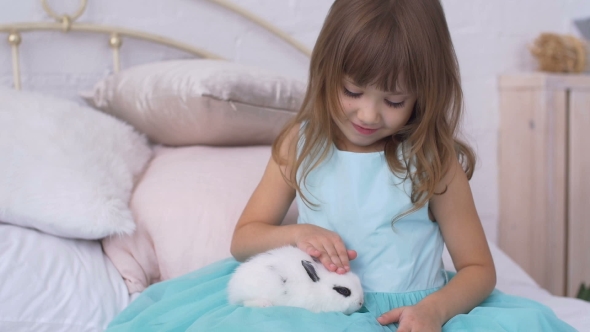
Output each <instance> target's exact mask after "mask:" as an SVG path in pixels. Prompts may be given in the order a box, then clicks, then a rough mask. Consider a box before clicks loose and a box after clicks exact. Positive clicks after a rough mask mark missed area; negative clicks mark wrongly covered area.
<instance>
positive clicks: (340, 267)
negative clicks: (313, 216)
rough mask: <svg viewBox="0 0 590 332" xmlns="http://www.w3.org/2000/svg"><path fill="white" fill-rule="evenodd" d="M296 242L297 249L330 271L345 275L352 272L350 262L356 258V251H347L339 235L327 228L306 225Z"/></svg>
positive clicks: (303, 226)
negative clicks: (318, 261) (315, 259)
mask: <svg viewBox="0 0 590 332" xmlns="http://www.w3.org/2000/svg"><path fill="white" fill-rule="evenodd" d="M301 226H302V231H301V232H300V234H299V235H298V237H297V239H296V240H295V244H296V245H297V247H298V248H299V249H301V250H303V251H305V252H306V253H308V254H309V255H310V256H312V257H315V258H318V259H319V260H320V262H322V264H323V265H324V266H325V267H326V269H328V271H331V272H336V273H338V274H344V273H346V272H348V271H350V264H349V262H350V261H351V260H353V259H355V258H356V251H354V250H346V247H345V246H344V242H342V239H341V238H340V236H339V235H338V234H337V233H334V232H332V231H329V230H327V229H325V228H322V227H319V226H315V225H309V224H304V225H301Z"/></svg>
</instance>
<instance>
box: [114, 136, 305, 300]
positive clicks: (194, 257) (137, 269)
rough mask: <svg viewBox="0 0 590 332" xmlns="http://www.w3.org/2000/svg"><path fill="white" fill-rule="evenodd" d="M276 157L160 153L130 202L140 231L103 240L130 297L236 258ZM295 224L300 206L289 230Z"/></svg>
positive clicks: (213, 151) (247, 150)
mask: <svg viewBox="0 0 590 332" xmlns="http://www.w3.org/2000/svg"><path fill="white" fill-rule="evenodd" d="M269 158H270V147H269V146H253V147H205V146H194V147H179V148H166V147H159V148H157V149H156V152H155V157H154V159H153V160H152V161H151V163H150V165H149V166H148V169H147V171H146V173H145V174H144V177H143V179H142V180H141V181H140V182H139V185H138V186H137V188H136V189H135V191H134V193H133V196H132V199H131V209H132V211H133V214H134V217H135V222H136V225H137V230H136V232H135V233H134V234H132V235H129V236H115V237H111V238H107V239H105V240H103V247H104V251H105V253H106V254H107V255H108V256H109V258H110V259H111V261H112V262H113V264H114V265H115V266H116V267H117V269H118V270H119V272H120V273H121V275H122V276H123V278H124V279H125V282H126V283H127V287H128V288H129V292H130V293H134V292H139V291H142V290H143V289H145V288H146V287H147V286H149V285H150V284H152V283H154V282H157V281H160V280H167V279H170V278H174V277H177V276H180V275H182V274H185V273H187V272H190V271H193V270H195V269H198V268H200V267H203V266H205V265H207V264H209V263H212V262H215V261H217V260H219V259H222V258H226V257H230V256H231V255H230V252H229V247H230V243H231V238H232V234H233V230H234V227H235V224H236V222H237V221H238V219H239V217H240V215H241V213H242V210H243V209H244V207H245V206H246V203H247V202H248V199H249V198H250V195H251V194H252V192H254V189H255V188H256V186H257V185H258V182H259V181H260V179H261V177H262V174H263V173H264V169H265V168H266V164H267V163H268V160H269ZM296 219H297V210H296V207H295V204H293V206H291V209H290V210H289V212H288V213H287V216H286V217H285V219H284V221H283V223H295V222H296Z"/></svg>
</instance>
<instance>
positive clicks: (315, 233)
mask: <svg viewBox="0 0 590 332" xmlns="http://www.w3.org/2000/svg"><path fill="white" fill-rule="evenodd" d="M298 131H299V128H298V127H297V126H296V127H295V128H293V130H292V131H291V133H290V135H289V137H288V138H287V139H286V140H285V141H284V144H283V146H281V149H280V153H281V156H282V157H283V158H285V159H286V160H287V165H279V164H278V163H277V162H276V161H275V160H274V159H273V158H272V157H271V158H270V160H269V162H268V165H267V167H266V170H265V172H264V175H263V176H262V179H261V181H260V183H259V184H258V186H257V188H256V189H255V190H254V193H253V194H252V196H251V197H250V200H249V201H248V203H247V204H246V207H245V209H244V211H243V212H242V215H241V216H240V219H239V220H238V223H237V225H236V228H235V230H234V234H233V238H232V243H231V248H230V251H231V254H232V255H233V256H234V257H235V258H236V259H237V260H239V261H244V260H246V259H247V258H249V257H250V256H253V255H255V254H258V253H261V252H264V251H267V250H270V249H273V248H277V247H280V246H284V245H296V246H297V247H299V248H300V249H302V250H304V251H306V252H307V253H308V254H310V255H312V256H314V257H318V258H319V259H320V261H321V262H322V263H323V264H324V266H326V268H328V269H329V270H330V271H335V272H338V273H345V272H346V271H348V270H349V269H350V266H349V259H354V258H355V257H356V253H355V252H353V251H347V250H346V248H345V247H344V243H343V242H342V240H341V239H340V237H339V236H338V235H337V234H336V233H334V232H331V231H328V230H326V229H323V228H321V227H318V226H314V225H309V224H302V225H285V226H281V225H280V224H281V221H282V220H283V218H284V217H285V215H286V214H287V211H288V209H289V207H290V206H291V203H292V202H293V199H294V198H295V189H294V188H293V187H291V186H290V185H289V184H288V183H287V181H286V180H285V179H284V178H283V174H290V170H289V167H290V165H292V164H293V160H292V157H290V156H291V154H289V153H288V152H289V148H290V146H291V144H292V142H293V140H296V139H297V138H298Z"/></svg>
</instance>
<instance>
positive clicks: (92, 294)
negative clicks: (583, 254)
mask: <svg viewBox="0 0 590 332" xmlns="http://www.w3.org/2000/svg"><path fill="white" fill-rule="evenodd" d="M490 246H491V249H492V255H493V256H494V261H495V263H496V269H497V273H498V283H497V288H498V289H499V290H501V291H503V292H505V293H508V294H513V295H518V296H523V297H527V298H530V299H533V300H536V301H539V302H541V303H543V304H545V305H547V306H549V307H550V308H552V309H553V310H554V311H555V313H556V314H557V316H558V317H560V318H561V319H563V320H565V321H567V322H568V323H569V324H571V325H572V326H573V327H575V328H576V329H578V330H579V331H590V303H587V302H584V301H581V300H577V299H572V298H563V297H556V296H552V295H550V294H549V293H548V292H547V291H545V290H544V289H542V288H540V287H539V286H538V285H537V284H536V283H535V282H534V281H533V280H532V279H531V278H530V277H529V276H528V275H527V274H526V273H525V272H524V271H523V270H522V269H521V268H520V267H518V266H517V265H516V264H515V263H514V262H513V261H512V260H511V259H510V258H509V257H508V256H506V254H504V253H503V252H502V251H500V250H499V249H498V248H497V247H496V246H495V245H493V244H490ZM443 259H444V262H445V267H446V268H447V269H449V270H454V269H453V267H452V263H451V260H450V256H449V255H448V252H446V251H445V255H444V256H443ZM0 280H1V287H0V332H4V331H6V332H8V331H10V332H19V331H23V332H24V331H37V332H43V331H48V332H61V331H64V332H69V331H72V332H74V331H75V332H82V331H84V332H86V331H89V332H90V331H92V332H95V331H102V330H103V329H104V328H105V327H106V325H107V324H108V322H109V321H110V320H111V319H112V318H113V317H114V316H115V315H116V314H117V313H118V312H120V311H121V310H123V308H124V307H125V306H127V305H128V304H129V303H130V301H131V298H130V297H129V296H128V294H127V288H126V286H125V283H124V282H123V279H122V278H121V276H120V275H119V273H118V272H117V270H116V269H115V268H114V266H113V265H112V264H111V262H110V261H109V260H108V259H107V258H106V256H104V254H103V252H102V248H101V246H100V244H99V242H97V241H87V240H70V239H64V238H59V237H55V236H52V235H48V234H44V233H40V232H38V231H35V230H32V229H26V228H21V227H18V226H12V225H8V224H3V223H0ZM136 296H137V294H135V296H134V297H136ZM134 297H133V298H134Z"/></svg>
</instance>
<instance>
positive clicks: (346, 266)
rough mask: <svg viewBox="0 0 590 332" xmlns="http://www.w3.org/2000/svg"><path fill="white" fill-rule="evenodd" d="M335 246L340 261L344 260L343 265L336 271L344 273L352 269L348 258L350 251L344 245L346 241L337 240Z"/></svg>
mask: <svg viewBox="0 0 590 332" xmlns="http://www.w3.org/2000/svg"><path fill="white" fill-rule="evenodd" d="M334 248H335V249H336V253H337V254H338V258H339V259H340V262H342V266H341V267H339V269H338V270H336V272H338V273H340V274H342V273H346V272H348V271H350V262H349V260H348V252H347V251H346V247H345V246H344V243H342V242H340V241H339V242H336V243H335V244H334Z"/></svg>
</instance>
